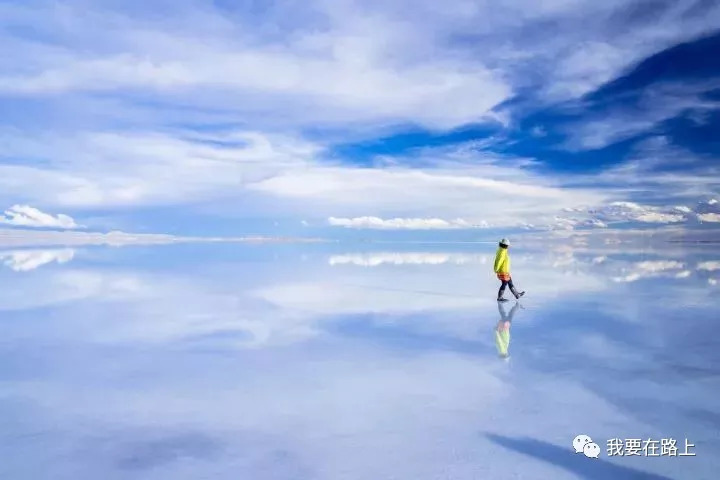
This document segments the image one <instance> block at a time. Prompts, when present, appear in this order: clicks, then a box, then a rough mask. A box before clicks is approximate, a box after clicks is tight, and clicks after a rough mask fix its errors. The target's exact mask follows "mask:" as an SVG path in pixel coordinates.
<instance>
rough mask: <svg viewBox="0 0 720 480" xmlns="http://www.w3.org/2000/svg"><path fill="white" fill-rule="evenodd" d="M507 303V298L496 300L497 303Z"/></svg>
mask: <svg viewBox="0 0 720 480" xmlns="http://www.w3.org/2000/svg"><path fill="white" fill-rule="evenodd" d="M507 301H508V299H507V298H498V302H507Z"/></svg>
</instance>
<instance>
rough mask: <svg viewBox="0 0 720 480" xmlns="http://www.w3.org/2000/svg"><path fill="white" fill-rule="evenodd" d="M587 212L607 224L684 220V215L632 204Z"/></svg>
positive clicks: (611, 205) (612, 204)
mask: <svg viewBox="0 0 720 480" xmlns="http://www.w3.org/2000/svg"><path fill="white" fill-rule="evenodd" d="M588 212H589V213H590V214H591V215H593V216H595V217H597V218H599V219H600V220H604V221H607V222H628V221H634V222H641V223H678V222H682V221H683V220H685V216H684V215H681V214H677V213H668V212H666V211H664V209H663V208H661V207H654V206H650V205H640V204H637V203H633V202H612V203H610V204H609V205H607V206H602V207H599V208H593V209H589V210H588Z"/></svg>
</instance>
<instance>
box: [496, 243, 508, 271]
mask: <svg viewBox="0 0 720 480" xmlns="http://www.w3.org/2000/svg"><path fill="white" fill-rule="evenodd" d="M494 269H495V273H510V255H508V251H507V248H501V247H498V249H497V253H496V254H495V267H494Z"/></svg>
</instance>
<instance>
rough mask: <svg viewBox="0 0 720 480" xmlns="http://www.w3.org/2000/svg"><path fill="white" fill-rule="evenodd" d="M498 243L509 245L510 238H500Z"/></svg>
mask: <svg viewBox="0 0 720 480" xmlns="http://www.w3.org/2000/svg"><path fill="white" fill-rule="evenodd" d="M500 245H507V246H508V247H509V246H510V240H508V239H507V238H503V239H502V240H500Z"/></svg>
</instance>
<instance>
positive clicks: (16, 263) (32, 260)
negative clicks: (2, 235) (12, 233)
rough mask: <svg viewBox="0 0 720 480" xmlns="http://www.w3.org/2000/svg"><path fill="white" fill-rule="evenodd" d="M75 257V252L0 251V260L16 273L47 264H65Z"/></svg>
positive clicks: (66, 249)
mask: <svg viewBox="0 0 720 480" xmlns="http://www.w3.org/2000/svg"><path fill="white" fill-rule="evenodd" d="M74 256H75V250H73V249H70V248H64V249H59V250H10V251H0V260H2V261H3V263H4V264H5V265H6V266H7V267H9V268H11V269H12V270H14V271H16V272H28V271H30V270H35V269H36V268H38V267H41V266H43V265H46V264H48V263H52V262H57V263H61V264H62V263H67V262H69V261H70V260H72V259H73V257H74Z"/></svg>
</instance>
